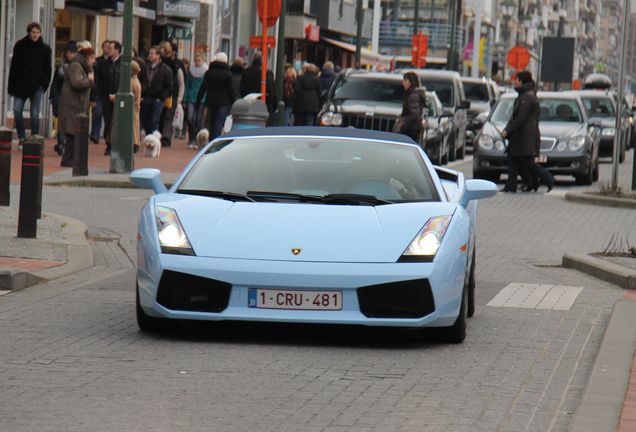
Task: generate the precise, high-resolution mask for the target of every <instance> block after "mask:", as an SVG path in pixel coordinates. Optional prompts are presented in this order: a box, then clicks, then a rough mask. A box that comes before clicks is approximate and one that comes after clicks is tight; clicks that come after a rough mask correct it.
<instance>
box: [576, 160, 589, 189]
mask: <svg viewBox="0 0 636 432" xmlns="http://www.w3.org/2000/svg"><path fill="white" fill-rule="evenodd" d="M574 180H575V181H576V184H577V185H584V186H589V185H591V184H592V183H594V169H593V168H592V164H590V169H588V170H587V173H585V174H577V175H575V176H574Z"/></svg>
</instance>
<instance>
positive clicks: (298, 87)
mask: <svg viewBox="0 0 636 432" xmlns="http://www.w3.org/2000/svg"><path fill="white" fill-rule="evenodd" d="M321 94H322V84H320V79H319V78H318V67H317V66H316V65H314V64H312V63H305V64H304V65H303V73H302V75H301V76H300V77H298V78H297V79H296V84H295V85H294V125H295V126H314V125H315V124H316V115H317V114H318V111H320V95H321Z"/></svg>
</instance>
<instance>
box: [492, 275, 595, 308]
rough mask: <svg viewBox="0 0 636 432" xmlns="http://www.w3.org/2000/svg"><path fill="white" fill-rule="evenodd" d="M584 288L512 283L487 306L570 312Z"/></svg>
mask: <svg viewBox="0 0 636 432" xmlns="http://www.w3.org/2000/svg"><path fill="white" fill-rule="evenodd" d="M581 291H583V287H575V286H567V285H547V284H528V283H519V282H512V283H510V284H508V285H506V286H505V287H504V288H503V289H502V290H501V291H499V293H498V294H497V295H496V296H495V297H494V298H493V299H492V300H490V301H489V302H488V304H487V306H493V307H512V308H526V309H547V310H563V311H565V310H569V309H570V308H571V307H572V305H573V304H574V302H575V301H576V298H577V297H578V296H579V294H580V293H581Z"/></svg>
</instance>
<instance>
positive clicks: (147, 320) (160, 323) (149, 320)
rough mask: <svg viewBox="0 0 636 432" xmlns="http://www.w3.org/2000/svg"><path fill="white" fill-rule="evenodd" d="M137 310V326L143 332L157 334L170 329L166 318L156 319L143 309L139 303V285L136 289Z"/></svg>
mask: <svg viewBox="0 0 636 432" xmlns="http://www.w3.org/2000/svg"><path fill="white" fill-rule="evenodd" d="M135 309H136V315H137V326H139V329H140V330H141V331H142V332H146V333H156V332H159V331H162V330H166V329H167V328H168V320H166V319H164V318H155V317H152V316H150V315H147V314H146V312H144V310H143V308H142V307H141V303H140V301H139V285H137V288H136V289H135Z"/></svg>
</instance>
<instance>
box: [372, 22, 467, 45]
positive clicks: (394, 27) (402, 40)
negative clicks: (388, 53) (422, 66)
mask: <svg viewBox="0 0 636 432" xmlns="http://www.w3.org/2000/svg"><path fill="white" fill-rule="evenodd" d="M413 29H414V21H383V22H381V23H380V45H383V46H410V45H411V37H412V36H413ZM418 30H419V31H421V32H422V33H424V34H427V35H428V49H429V50H445V49H448V48H449V47H450V45H451V39H452V37H453V33H451V26H450V24H437V23H419V25H418ZM454 38H455V46H457V47H458V49H459V48H460V47H461V46H462V44H463V40H464V30H463V29H462V28H461V27H460V26H456V27H455V32H454Z"/></svg>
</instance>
